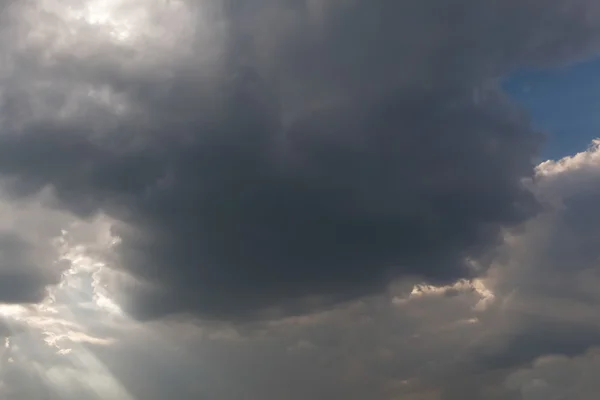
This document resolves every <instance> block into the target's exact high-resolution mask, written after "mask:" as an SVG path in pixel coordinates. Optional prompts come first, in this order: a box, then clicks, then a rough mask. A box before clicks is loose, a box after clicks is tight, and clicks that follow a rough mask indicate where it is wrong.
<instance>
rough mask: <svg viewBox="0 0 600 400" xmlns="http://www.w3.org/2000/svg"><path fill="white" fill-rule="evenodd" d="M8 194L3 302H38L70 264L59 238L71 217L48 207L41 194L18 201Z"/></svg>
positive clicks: (1, 243)
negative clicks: (45, 206) (43, 203)
mask: <svg viewBox="0 0 600 400" xmlns="http://www.w3.org/2000/svg"><path fill="white" fill-rule="evenodd" d="M7 197H8V196H6V195H2V198H0V214H1V215H2V221H1V222H0V304H2V303H12V304H17V303H37V302H40V301H42V300H43V299H44V298H45V297H46V295H47V290H46V289H47V287H48V286H49V285H54V284H57V283H58V282H60V278H61V274H62V272H63V271H64V270H65V269H66V268H67V267H68V264H69V263H68V262H67V261H64V260H61V259H60V258H61V254H60V252H61V249H60V246H59V243H58V242H56V238H58V236H59V235H60V229H61V228H62V227H63V226H64V224H65V223H67V222H68V221H69V220H70V218H69V217H68V216H67V215H65V214H64V213H60V212H56V211H47V210H45V209H44V207H43V206H42V205H41V201H42V200H41V198H40V197H35V198H30V199H23V200H22V201H21V202H20V203H18V204H17V203H14V202H12V201H10V200H8V199H7Z"/></svg>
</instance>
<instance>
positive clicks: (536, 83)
mask: <svg viewBox="0 0 600 400" xmlns="http://www.w3.org/2000/svg"><path fill="white" fill-rule="evenodd" d="M599 71H600V59H599V58H597V57H592V58H590V59H585V60H582V61H580V62H577V63H574V64H568V65H562V66H558V67H555V68H550V69H523V70H517V71H515V72H513V73H512V74H510V75H509V76H507V77H505V78H504V79H503V85H502V86H503V89H504V90H505V91H506V92H507V93H508V94H509V96H511V98H513V100H514V101H516V102H517V103H519V104H520V105H521V106H522V107H523V108H525V109H526V110H527V112H529V114H530V117H531V119H532V123H533V126H534V127H535V128H537V129H539V130H540V131H542V132H544V134H545V135H546V141H545V143H544V146H543V148H542V150H541V152H540V156H541V157H544V159H556V158H562V157H565V156H568V155H570V154H574V153H576V152H578V151H579V150H581V149H583V148H585V147H587V145H588V144H589V142H590V141H591V140H593V139H594V138H596V137H597V136H598V132H597V130H596V126H597V125H598V122H599V117H598V115H600V114H599V113H598V110H599V109H600V82H598V79H597V77H598V73H599Z"/></svg>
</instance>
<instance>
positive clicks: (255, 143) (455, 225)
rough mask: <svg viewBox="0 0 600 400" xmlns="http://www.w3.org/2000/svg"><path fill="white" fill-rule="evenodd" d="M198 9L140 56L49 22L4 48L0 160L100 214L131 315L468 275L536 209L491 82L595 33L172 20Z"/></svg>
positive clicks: (394, 15) (442, 21) (486, 9)
mask: <svg viewBox="0 0 600 400" xmlns="http://www.w3.org/2000/svg"><path fill="white" fill-rule="evenodd" d="M217 4H218V5H219V6H217ZM220 6H222V7H220ZM208 8H210V9H211V10H213V11H214V10H216V9H219V10H220V11H219V12H215V13H214V14H211V15H213V19H211V20H209V22H203V23H204V25H202V29H200V27H199V25H198V26H196V30H195V31H196V32H197V33H196V36H193V37H187V36H185V33H182V34H181V35H183V36H181V37H179V38H178V40H180V44H181V47H182V48H183V47H185V46H188V47H186V49H187V50H186V51H185V52H184V54H183V55H177V56H174V55H167V56H165V59H164V60H162V59H161V60H159V62H154V61H153V60H154V58H151V55H152V52H153V51H155V50H154V49H153V48H152V47H151V45H147V47H144V46H139V47H138V48H137V49H136V50H135V51H133V50H131V49H127V48H125V47H124V45H121V44H110V43H102V42H101V41H100V40H99V39H98V38H96V37H95V36H90V37H91V38H90V39H89V42H87V43H86V42H83V41H82V42H77V41H75V42H74V45H73V46H72V47H70V48H67V49H66V50H65V49H63V48H61V46H60V43H62V42H59V38H62V36H60V34H61V32H62V31H61V29H62V28H61V27H60V26H59V25H57V26H56V27H55V29H56V32H58V33H55V36H52V35H50V36H48V38H46V39H45V40H47V41H49V42H50V44H54V45H55V46H54V47H51V46H49V45H48V43H46V44H45V46H46V48H48V49H49V50H48V52H47V54H40V53H37V52H36V51H35V50H36V49H38V48H37V47H35V46H36V45H37V46H39V43H37V42H34V43H33V44H32V42H30V41H27V42H26V45H25V46H20V47H18V50H14V51H12V52H11V53H10V54H11V63H12V64H11V65H12V69H11V70H10V74H9V76H10V78H11V82H12V84H11V83H7V85H6V87H5V89H4V93H3V102H2V111H1V113H2V118H3V122H2V124H3V128H2V134H1V135H0V171H2V172H3V173H4V174H6V176H9V177H11V178H13V181H12V185H11V188H12V190H13V194H15V195H26V194H30V193H33V192H35V191H37V190H38V189H40V188H42V187H45V186H47V185H49V186H50V187H52V188H53V190H54V192H55V195H56V198H57V200H58V203H57V204H58V205H60V206H61V207H63V208H66V209H68V210H71V211H74V212H76V213H78V214H80V215H83V216H86V215H91V214H94V213H95V212H98V211H102V212H105V213H107V214H108V215H109V216H111V217H113V218H114V219H115V220H116V221H117V222H116V223H115V227H114V232H115V234H117V235H118V236H119V237H120V238H121V242H120V244H119V245H118V246H117V248H116V255H117V257H116V259H115V261H114V265H115V266H116V267H118V268H122V269H123V270H126V271H127V272H130V273H132V274H133V276H134V277H136V278H138V280H140V281H141V282H142V284H139V285H133V286H131V287H129V286H128V287H127V290H124V291H120V293H121V294H120V295H119V296H121V301H122V302H123V304H124V305H125V306H126V307H127V309H128V310H129V311H130V312H131V313H133V314H134V315H136V316H138V317H140V318H154V317H157V316H161V315H164V314H170V313H176V312H192V313H196V314H198V315H200V316H202V317H212V318H239V317H248V316H256V315H258V314H259V313H261V312H263V311H266V310H273V309H274V310H276V311H277V312H282V313H284V314H287V313H297V312H304V311H307V310H310V309H312V308H314V307H319V306H323V305H327V304H331V303H333V302H338V301H342V300H346V299H351V298H356V297H358V296H360V295H364V294H369V293H374V292H376V291H380V290H381V289H383V287H384V286H385V285H386V284H387V283H389V282H390V280H391V279H392V278H397V277H402V276H410V277H413V276H416V277H418V278H419V279H422V280H426V281H428V282H432V283H437V284H440V283H444V284H445V283H450V282H452V281H455V280H456V279H459V278H463V277H470V276H473V275H474V274H476V273H477V271H475V270H474V269H473V268H472V267H470V266H469V264H468V263H467V261H466V260H467V257H478V256H480V255H481V254H482V253H483V252H484V251H486V250H487V249H488V248H489V246H491V245H494V244H495V243H496V242H497V238H498V233H499V232H500V230H501V228H503V227H509V226H513V225H516V224H518V223H520V222H522V221H523V220H525V219H526V218H528V217H530V216H531V215H532V214H533V213H534V212H535V210H536V209H537V207H536V204H535V202H534V200H533V197H532V195H531V194H530V193H529V192H528V191H527V190H526V189H525V188H524V187H523V185H522V179H523V178H526V177H529V176H531V175H532V173H533V169H532V166H533V164H532V159H533V157H534V155H535V151H536V148H537V144H538V142H539V138H538V135H537V134H536V133H535V132H533V131H532V130H531V128H530V127H529V124H528V121H527V120H526V118H525V117H524V116H523V115H522V114H521V113H520V112H519V111H518V110H516V109H515V108H514V107H513V106H512V105H510V104H509V102H508V101H507V100H506V99H505V98H504V97H503V96H502V94H501V93H500V92H499V90H498V89H497V88H496V87H495V83H494V79H495V78H497V77H498V76H501V75H502V74H504V73H507V72H509V71H510V70H512V69H513V68H516V67H519V66H524V65H542V64H543V65H546V64H548V63H552V64H558V63H562V62H565V61H568V60H571V59H573V58H576V57H580V56H583V55H585V54H587V52H589V51H591V50H593V49H595V48H596V47H597V44H598V37H600V35H599V34H600V28H599V27H600V25H599V24H598V23H597V22H598V18H597V14H598V8H599V6H597V5H595V4H594V3H592V2H589V1H583V0H575V1H569V2H567V1H558V0H556V1H551V2H547V1H545V2H542V1H535V0H529V1H519V2H515V1H491V2H479V1H470V0H462V1H455V2H446V1H434V0H431V1H391V0H390V1H384V0H378V1H373V0H370V1H361V0H358V1H333V2H327V3H326V2H320V1H306V2H303V1H298V2H291V1H277V2H276V1H268V0H263V1H258V2H252V6H250V5H249V3H248V4H246V3H244V2H238V1H233V0H231V1H227V2H223V3H222V4H221V3H218V2H213V3H210V4H209V3H208V2H200V3H198V4H197V5H196V7H195V8H193V9H194V10H195V11H194V12H196V13H197V14H195V18H196V19H194V21H193V22H192V24H200V22H201V21H200V19H201V18H200V17H201V15H206V12H207V11H206V10H207V9H208ZM190 12H192V11H190ZM21 28H22V27H20V26H19V25H18V24H16V25H12V26H11V27H9V28H5V29H9V30H11V32H13V33H14V35H16V36H15V37H19V36H18V32H20V29H21ZM206 31H208V32H210V35H209V34H207V33H206ZM201 35H204V36H201ZM207 35H208V36H207ZM208 37H209V38H210V41H209V39H207V38H208ZM207 42H209V44H210V45H207ZM43 43H45V42H42V44H43ZM184 44H185V46H184ZM203 46H204V47H203ZM53 52H54V53H53ZM101 54H102V56H100V55H101ZM140 60H141V61H140ZM128 285H129V284H128ZM123 293H126V296H125V295H124V294H123ZM124 296H125V297H126V298H125V297H124Z"/></svg>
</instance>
